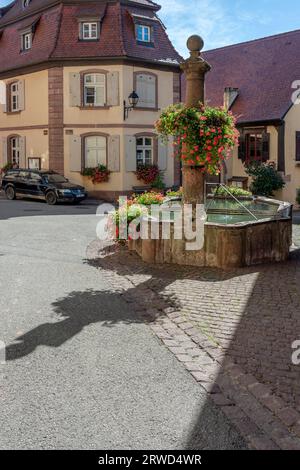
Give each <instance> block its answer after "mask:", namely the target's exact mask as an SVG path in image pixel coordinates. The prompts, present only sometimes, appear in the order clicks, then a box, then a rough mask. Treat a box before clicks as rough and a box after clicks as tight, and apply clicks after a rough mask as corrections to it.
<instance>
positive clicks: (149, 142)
mask: <svg viewBox="0 0 300 470" xmlns="http://www.w3.org/2000/svg"><path fill="white" fill-rule="evenodd" d="M136 163H137V166H141V165H146V166H150V165H152V164H153V138H152V137H138V138H137V139H136Z"/></svg>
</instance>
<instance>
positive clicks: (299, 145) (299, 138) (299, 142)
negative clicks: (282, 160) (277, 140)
mask: <svg viewBox="0 0 300 470" xmlns="http://www.w3.org/2000/svg"><path fill="white" fill-rule="evenodd" d="M296 161H297V162H300V131H297V132H296Z"/></svg>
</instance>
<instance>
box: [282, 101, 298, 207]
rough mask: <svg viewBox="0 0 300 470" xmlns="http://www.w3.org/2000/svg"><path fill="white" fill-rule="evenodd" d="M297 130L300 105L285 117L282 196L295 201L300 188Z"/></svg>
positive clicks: (295, 106) (294, 107)
mask: <svg viewBox="0 0 300 470" xmlns="http://www.w3.org/2000/svg"><path fill="white" fill-rule="evenodd" d="M296 131H300V105H294V106H293V107H292V108H291V109H290V111H289V112H288V114H287V115H286V118H285V175H286V176H285V179H286V186H285V188H284V189H283V190H282V191H281V194H280V196H281V198H282V199H284V200H286V201H289V202H292V203H295V202H296V195H297V189H299V188H300V165H299V163H296Z"/></svg>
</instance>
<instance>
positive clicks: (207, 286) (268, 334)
mask: <svg viewBox="0 0 300 470" xmlns="http://www.w3.org/2000/svg"><path fill="white" fill-rule="evenodd" d="M294 245H295V246H294V247H293V251H292V254H291V259H290V260H289V261H288V262H286V263H282V264H278V265H267V266H257V267H253V268H247V269H240V270H237V271H234V272H232V271H231V272H221V271H218V270H212V269H195V268H193V269H191V268H183V267H176V269H174V266H170V267H165V266H164V267H159V266H155V267H153V266H152V267H151V266H148V265H145V264H143V263H142V262H141V260H140V259H139V258H137V256H136V255H134V254H132V253H128V252H127V251H126V250H123V249H122V248H117V249H116V248H114V247H112V248H108V249H107V250H104V251H102V252H101V248H99V246H98V249H99V253H100V254H101V256H102V258H100V259H98V260H96V261H95V260H93V261H91V263H93V264H94V265H95V266H97V267H99V268H100V269H101V271H105V272H106V275H107V276H108V277H109V278H110V282H111V283H112V285H114V284H117V285H118V288H119V290H120V291H123V293H124V294H123V295H124V297H125V298H126V300H127V302H129V303H133V304H134V305H135V309H137V310H140V311H141V312H144V315H145V320H146V321H148V322H150V323H152V328H153V331H154V332H155V333H156V334H157V335H158V336H159V337H160V338H161V339H162V341H163V342H164V343H165V344H166V346H167V347H168V348H169V349H170V350H171V351H172V352H173V353H174V354H175V355H176V356H177V358H178V360H179V361H181V362H182V363H184V364H185V367H186V368H187V369H188V370H189V371H190V372H191V373H192V375H193V376H194V378H195V379H196V380H197V381H198V382H199V383H200V384H201V386H202V387H204V388H205V389H206V390H207V391H209V392H210V393H211V397H212V399H213V400H214V401H215V402H216V403H217V404H218V405H220V406H222V407H223V410H224V412H225V413H226V414H227V415H228V416H229V417H230V418H231V419H233V421H234V422H235V424H236V426H237V427H238V428H239V430H240V431H241V432H242V433H243V434H244V436H245V437H246V438H247V439H248V441H249V442H250V445H252V446H253V447H254V448H271V449H272V448H285V449H291V448H296V449H300V439H299V438H300V380H299V379H300V368H299V366H296V365H293V364H292V353H293V350H292V343H293V342H294V341H295V340H299V339H300V291H299V283H300V249H297V246H299V247H300V226H298V225H294ZM96 252H97V242H94V244H92V245H91V246H90V248H89V257H90V258H91V259H94V258H95V257H97V256H99V253H98V254H97V253H96Z"/></svg>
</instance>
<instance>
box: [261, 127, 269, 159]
mask: <svg viewBox="0 0 300 470" xmlns="http://www.w3.org/2000/svg"><path fill="white" fill-rule="evenodd" d="M268 160H270V134H269V133H268V132H264V133H263V136H262V161H263V162H267V161H268Z"/></svg>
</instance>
